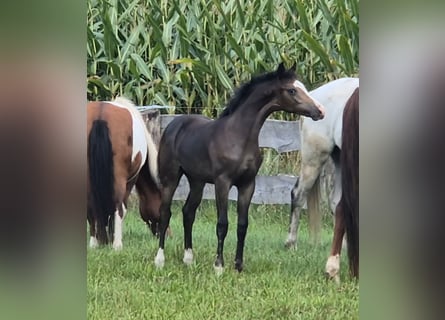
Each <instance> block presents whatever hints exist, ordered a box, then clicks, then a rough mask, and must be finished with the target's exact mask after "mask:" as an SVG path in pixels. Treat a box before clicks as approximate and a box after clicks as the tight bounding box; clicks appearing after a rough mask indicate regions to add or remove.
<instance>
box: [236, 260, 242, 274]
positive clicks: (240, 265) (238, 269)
mask: <svg viewBox="0 0 445 320" xmlns="http://www.w3.org/2000/svg"><path fill="white" fill-rule="evenodd" d="M235 269H236V270H237V271H238V272H241V271H243V263H242V262H235Z"/></svg>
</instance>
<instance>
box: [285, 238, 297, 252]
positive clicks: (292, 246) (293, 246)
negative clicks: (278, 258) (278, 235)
mask: <svg viewBox="0 0 445 320" xmlns="http://www.w3.org/2000/svg"><path fill="white" fill-rule="evenodd" d="M284 247H285V248H286V249H294V250H297V244H296V243H295V241H291V240H287V241H286V242H285V243H284Z"/></svg>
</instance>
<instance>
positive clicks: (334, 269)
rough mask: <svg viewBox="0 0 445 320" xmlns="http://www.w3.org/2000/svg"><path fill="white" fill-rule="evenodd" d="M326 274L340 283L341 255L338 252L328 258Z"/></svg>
mask: <svg viewBox="0 0 445 320" xmlns="http://www.w3.org/2000/svg"><path fill="white" fill-rule="evenodd" d="M325 274H326V277H327V278H329V279H333V280H334V281H335V283H337V284H339V283H340V255H338V254H336V255H334V256H330V257H329V258H328V261H326V267H325Z"/></svg>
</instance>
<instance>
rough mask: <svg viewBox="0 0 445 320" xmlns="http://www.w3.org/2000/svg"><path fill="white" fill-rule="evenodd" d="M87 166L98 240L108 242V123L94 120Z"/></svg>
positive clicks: (111, 186) (110, 189)
mask: <svg viewBox="0 0 445 320" xmlns="http://www.w3.org/2000/svg"><path fill="white" fill-rule="evenodd" d="M88 166H89V175H90V176H89V179H90V186H91V194H92V200H93V203H94V209H95V210H94V212H95V219H96V221H97V233H98V240H99V243H101V244H106V243H107V242H108V238H107V233H106V229H105V228H106V226H107V224H108V220H109V217H110V216H112V215H113V213H114V200H113V198H114V170H113V149H112V146H111V140H110V135H109V129H108V125H107V123H106V122H105V121H104V120H95V121H94V122H93V126H92V128H91V131H90V135H89V137H88Z"/></svg>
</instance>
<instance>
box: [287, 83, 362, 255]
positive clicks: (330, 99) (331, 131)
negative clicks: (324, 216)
mask: <svg viewBox="0 0 445 320" xmlns="http://www.w3.org/2000/svg"><path fill="white" fill-rule="evenodd" d="M358 86H359V79H358V78H341V79H338V80H334V81H331V82H328V83H327V84H325V85H322V86H321V87H319V88H317V89H315V90H312V91H311V92H310V95H311V97H312V98H314V99H316V100H317V101H318V102H320V103H321V104H322V105H323V106H324V107H325V112H326V113H325V117H324V119H322V120H318V121H313V120H311V119H309V118H303V117H301V120H300V131H301V150H300V152H301V168H300V174H299V177H298V179H297V182H296V183H295V186H294V188H293V189H292V193H291V198H292V205H291V207H292V208H291V216H290V224H289V232H288V235H287V239H286V242H285V245H286V247H288V248H296V246H297V231H298V224H299V220H300V210H301V208H302V207H303V205H304V204H305V202H306V203H307V212H308V216H309V226H310V231H311V235H312V237H313V238H314V239H317V236H318V233H319V230H320V225H321V214H320V210H319V183H320V179H319V178H320V173H321V171H322V169H323V166H324V165H325V163H326V162H327V160H328V159H329V156H331V158H332V160H333V162H334V166H335V173H334V187H333V190H332V193H331V195H330V208H331V210H332V212H335V208H336V206H337V204H338V202H339V201H340V198H341V169H340V162H339V150H340V149H341V134H342V118H343V109H344V107H345V104H346V101H347V100H348V99H349V97H350V96H351V95H352V93H353V92H354V90H355V89H356V88H357V87H358Z"/></svg>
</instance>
